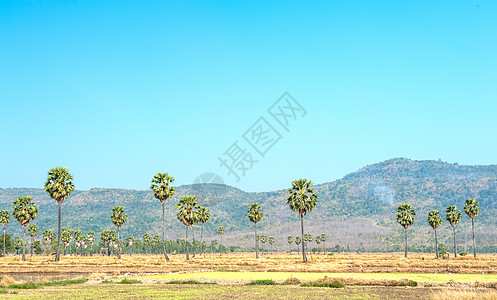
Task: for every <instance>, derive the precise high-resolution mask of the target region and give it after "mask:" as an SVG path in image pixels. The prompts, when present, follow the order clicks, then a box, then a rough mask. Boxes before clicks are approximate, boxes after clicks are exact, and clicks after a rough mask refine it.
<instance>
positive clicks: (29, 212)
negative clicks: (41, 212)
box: [12, 196, 38, 261]
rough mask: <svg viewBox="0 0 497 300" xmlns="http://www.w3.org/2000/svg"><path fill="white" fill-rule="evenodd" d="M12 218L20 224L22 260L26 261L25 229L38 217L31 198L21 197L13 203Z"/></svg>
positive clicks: (36, 208)
mask: <svg viewBox="0 0 497 300" xmlns="http://www.w3.org/2000/svg"><path fill="white" fill-rule="evenodd" d="M12 215H13V216H14V218H15V219H16V220H17V221H18V222H19V223H20V224H21V226H22V228H23V231H24V237H23V245H22V260H23V261H26V227H28V225H29V222H31V221H33V220H34V219H35V218H36V216H37V215H38V207H37V206H36V203H34V202H33V197H31V196H21V197H19V198H17V199H16V200H15V201H14V210H13V212H12Z"/></svg>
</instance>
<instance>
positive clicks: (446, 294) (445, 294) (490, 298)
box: [432, 288, 497, 300]
mask: <svg viewBox="0 0 497 300" xmlns="http://www.w3.org/2000/svg"><path fill="white" fill-rule="evenodd" d="M432 299H433V300H469V299H471V300H473V299H474V300H495V299H497V292H496V291H495V290H490V289H481V288H471V289H456V290H454V289H442V290H439V291H436V292H433V294H432Z"/></svg>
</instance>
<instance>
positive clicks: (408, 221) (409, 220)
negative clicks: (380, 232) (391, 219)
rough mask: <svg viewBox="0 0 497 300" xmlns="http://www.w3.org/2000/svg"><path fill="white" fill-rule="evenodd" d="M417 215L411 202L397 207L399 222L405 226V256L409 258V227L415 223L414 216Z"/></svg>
mask: <svg viewBox="0 0 497 300" xmlns="http://www.w3.org/2000/svg"><path fill="white" fill-rule="evenodd" d="M415 216H416V211H415V210H414V209H413V208H411V204H410V203H404V204H401V205H399V207H398V208H397V223H399V224H400V226H402V227H403V228H404V236H405V243H406V244H405V245H406V247H405V253H404V256H405V257H406V258H407V228H409V226H411V225H412V224H414V217H415Z"/></svg>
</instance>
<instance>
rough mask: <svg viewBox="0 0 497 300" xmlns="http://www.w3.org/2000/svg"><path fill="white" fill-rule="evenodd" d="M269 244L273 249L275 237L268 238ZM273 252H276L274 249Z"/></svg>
mask: <svg viewBox="0 0 497 300" xmlns="http://www.w3.org/2000/svg"><path fill="white" fill-rule="evenodd" d="M268 243H269V245H270V246H271V248H273V245H274V236H270V237H269V238H268ZM271 250H272V251H274V249H271Z"/></svg>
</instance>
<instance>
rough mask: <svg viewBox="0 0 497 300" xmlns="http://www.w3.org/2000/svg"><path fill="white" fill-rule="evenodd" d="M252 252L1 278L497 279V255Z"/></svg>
mask: <svg viewBox="0 0 497 300" xmlns="http://www.w3.org/2000/svg"><path fill="white" fill-rule="evenodd" d="M254 256H255V255H254V254H253V253H235V254H223V256H221V257H220V256H219V254H204V255H202V256H199V255H197V257H195V258H193V259H191V260H190V261H186V260H185V256H184V255H170V258H171V260H170V261H165V259H164V257H163V256H160V255H132V256H128V255H123V258H122V259H121V260H118V259H117V258H116V257H114V256H111V257H108V256H100V255H98V256H92V257H90V256H85V257H79V256H63V257H62V258H61V261H60V262H54V260H53V257H47V256H33V257H30V256H29V255H28V256H27V261H26V262H23V261H22V260H21V259H20V257H18V256H9V257H5V258H0V274H27V273H32V274H89V273H97V272H98V273H108V274H126V273H132V274H144V273H171V272H206V271H217V272H225V271H227V272H236V271H252V272H322V273H432V274H434V273H437V274H449V273H450V274H458V273H461V274H497V256H495V255H494V254H482V255H479V256H478V257H477V259H474V258H473V257H470V256H466V257H458V258H457V259H454V258H450V259H434V257H433V254H410V255H409V258H407V259H405V258H404V257H403V254H401V253H378V254H376V253H375V254H371V253H362V254H356V253H354V254H352V253H341V254H334V255H331V256H329V255H321V254H319V255H312V256H309V262H308V263H307V264H304V263H302V262H301V257H300V256H298V255H297V254H292V255H289V254H286V253H274V254H265V255H263V256H261V257H260V258H259V259H255V257H254Z"/></svg>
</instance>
